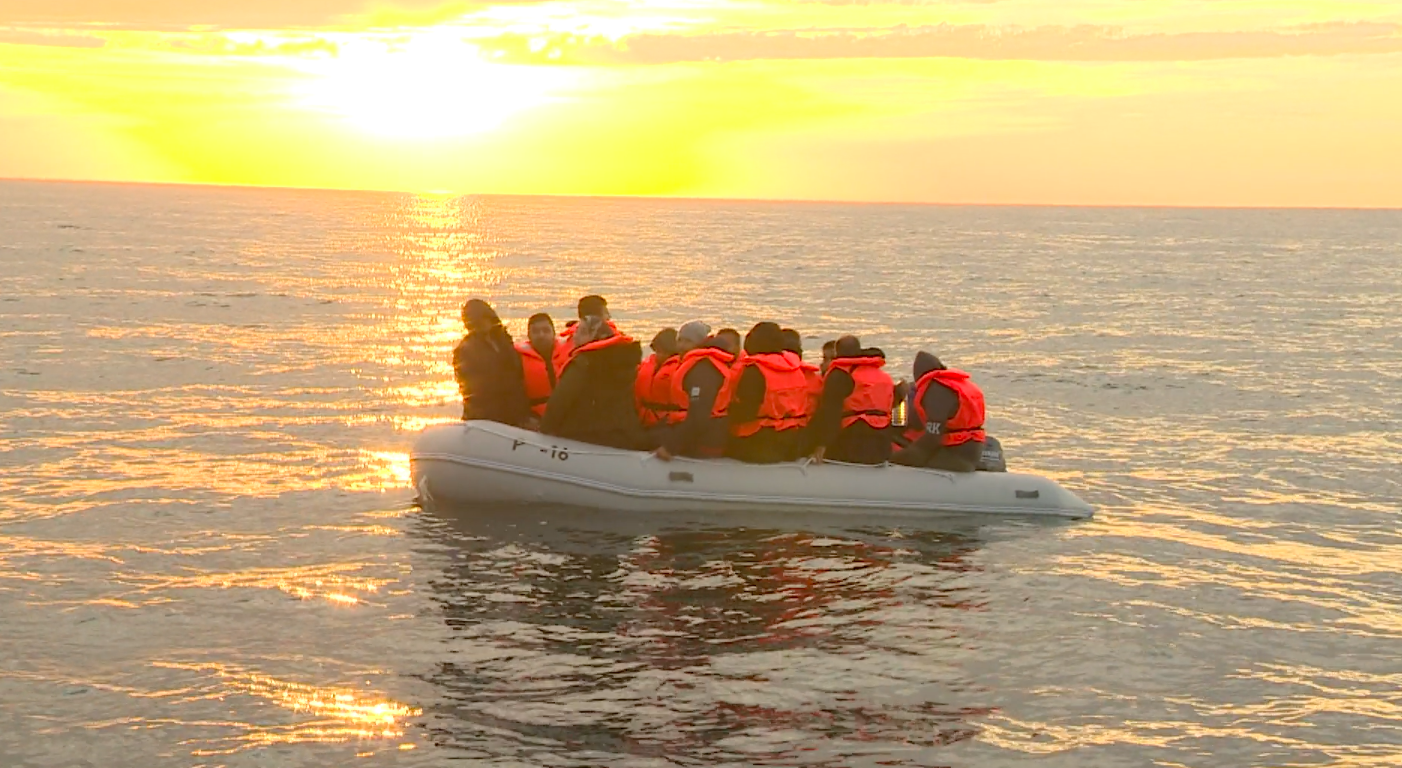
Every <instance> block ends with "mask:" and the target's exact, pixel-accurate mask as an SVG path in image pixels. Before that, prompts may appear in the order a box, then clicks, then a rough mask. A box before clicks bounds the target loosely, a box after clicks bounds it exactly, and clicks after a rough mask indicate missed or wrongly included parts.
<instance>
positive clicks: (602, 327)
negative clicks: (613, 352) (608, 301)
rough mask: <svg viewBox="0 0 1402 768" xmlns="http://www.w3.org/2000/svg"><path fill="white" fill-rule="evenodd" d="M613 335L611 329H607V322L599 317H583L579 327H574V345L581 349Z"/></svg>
mask: <svg viewBox="0 0 1402 768" xmlns="http://www.w3.org/2000/svg"><path fill="white" fill-rule="evenodd" d="M612 335H613V329H612V328H610V327H609V324H608V320H606V319H604V318H603V317H602V316H601V315H585V317H584V319H583V320H580V321H579V325H577V326H575V331H574V345H575V347H582V346H584V345H585V344H588V343H589V342H591V341H599V340H600V339H607V338H608V337H610V336H612Z"/></svg>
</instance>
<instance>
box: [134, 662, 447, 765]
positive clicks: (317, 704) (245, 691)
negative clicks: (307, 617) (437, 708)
mask: <svg viewBox="0 0 1402 768" xmlns="http://www.w3.org/2000/svg"><path fill="white" fill-rule="evenodd" d="M154 666H156V667H161V668H165V669H174V670H183V671H187V672H195V673H203V674H212V675H214V676H216V677H217V678H218V679H219V681H220V688H221V691H220V694H219V695H220V697H221V698H222V697H224V696H230V695H242V696H252V697H256V698H259V699H263V700H265V701H268V702H271V703H273V704H275V705H277V706H278V707H281V708H283V709H285V710H287V711H288V712H291V713H294V714H297V715H303V716H311V717H312V718H313V719H312V720H310V721H303V722H298V723H293V724H278V725H256V724H252V723H250V724H245V726H244V733H242V734H240V735H239V736H236V737H233V738H231V739H228V740H223V741H227V742H233V743H216V744H212V745H209V746H204V747H198V748H197V749H195V750H193V751H192V754H194V755H197V756H212V755H222V754H231V753H234V752H238V751H241V750H244V749H248V748H251V747H257V746H268V745H274V744H305V743H339V742H349V741H358V740H371V739H375V740H390V739H397V738H400V737H403V736H404V733H405V731H404V724H405V721H406V720H408V719H410V718H413V717H418V716H420V715H422V714H423V710H422V709H420V708H418V707H414V706H410V705H408V704H404V703H401V702H397V701H393V700H391V699H389V698H387V697H384V696H381V695H379V694H376V693H374V692H369V691H361V690H357V689H354V688H347V687H344V686H315V685H308V684H305V683H295V682H289V681H286V680H281V679H278V678H276V677H272V676H269V675H263V674H259V673H256V672H250V671H247V670H245V669H242V668H239V667H237V666H232V665H225V664H218V663H196V664H189V663H181V662H156V663H155V664H154ZM403 748H404V745H400V749H403ZM409 748H411V749H412V746H410V747H409Z"/></svg>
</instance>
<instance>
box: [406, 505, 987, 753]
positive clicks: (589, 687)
mask: <svg viewBox="0 0 1402 768" xmlns="http://www.w3.org/2000/svg"><path fill="white" fill-rule="evenodd" d="M741 520H743V521H744V522H745V523H746V525H745V526H744V527H721V525H729V526H734V524H735V523H736V522H737V521H741ZM718 521H721V522H718ZM794 521H795V516H794V515H793V514H792V513H788V514H782V515H772V516H764V515H763V514H762V513H757V514H755V515H741V516H735V515H727V516H726V517H724V518H712V519H709V520H707V519H706V518H701V517H697V516H693V517H692V519H687V518H685V517H682V516H680V515H673V516H662V515H650V516H643V515H638V514H635V513H629V514H624V513H601V512H586V511H580V510H570V509H563V508H541V507H522V506H517V507H496V508H478V509H473V510H470V511H467V510H451V509H426V510H425V511H424V514H423V515H422V517H421V526H422V527H421V531H420V532H421V533H422V534H423V535H424V536H425V537H427V539H429V540H431V541H432V542H433V543H434V544H436V545H439V546H443V547H446V548H448V549H449V551H450V552H454V553H455V554H454V556H453V560H452V564H451V565H450V566H448V567H447V568H446V569H445V571H444V572H443V574H442V575H441V578H435V579H433V581H432V583H431V590H432V594H433V599H434V600H435V601H436V602H437V603H438V604H439V606H440V608H441V610H442V613H443V618H444V621H445V622H446V623H447V624H448V626H449V627H450V628H451V630H452V639H451V640H450V641H449V642H450V643H451V644H452V646H453V647H452V649H451V652H450V653H449V654H448V655H447V658H448V659H449V661H447V662H445V663H443V664H442V665H441V666H440V667H439V668H438V670H437V671H436V672H435V673H434V674H433V675H431V676H430V679H429V682H431V683H433V684H435V685H437V686H439V687H441V689H442V694H443V695H442V697H441V703H439V704H438V705H430V706H429V707H427V709H428V712H427V714H426V717H425V724H426V725H427V727H428V728H429V731H430V734H431V735H430V738H431V739H432V740H433V741H435V742H437V743H438V744H439V745H440V746H446V747H453V748H456V749H460V750H463V751H464V752H465V753H466V754H467V755H468V756H473V755H476V756H479V757H482V758H487V757H489V756H490V757H493V758H496V759H502V758H517V759H521V760H526V761H531V762H538V763H540V764H544V763H543V762H541V761H546V760H550V761H555V760H561V759H563V760H566V761H568V762H569V763H570V764H600V765H605V764H607V765H618V764H624V761H625V760H641V759H643V758H653V759H656V758H680V759H705V760H707V761H715V760H737V761H745V762H752V761H755V760H766V761H781V762H788V761H800V760H801V761H804V762H817V763H823V762H829V761H841V760H845V759H850V758H851V757H853V756H857V755H873V756H874V755H892V754H901V755H904V756H905V758H906V759H918V757H917V755H918V754H919V753H920V752H921V751H925V750H934V749H938V750H941V751H943V750H944V749H945V745H949V744H952V743H956V742H960V741H963V740H966V739H969V738H970V737H972V736H974V735H975V734H976V733H977V732H978V725H977V718H978V717H979V716H980V715H983V714H986V713H988V712H989V711H990V710H989V706H988V703H987V698H986V696H985V695H984V693H983V692H981V691H980V690H979V686H978V683H977V681H976V680H972V679H969V678H968V676H967V675H966V673H965V672H964V671H963V670H962V669H961V665H960V661H961V659H962V658H964V657H965V655H966V653H967V651H966V650H965V649H964V648H963V646H964V645H967V640H966V639H961V629H962V626H963V625H964V617H966V616H967V615H969V613H970V612H978V611H980V609H981V608H982V606H983V602H984V599H985V594H984V591H985V590H984V587H983V586H982V585H980V583H979V579H978V572H979V571H980V568H979V566H978V565H977V563H976V562H975V558H974V555H976V553H978V552H979V550H980V548H981V547H982V546H983V544H984V541H983V540H982V539H981V538H980V533H979V532H980V530H981V529H980V528H979V523H977V522H972V521H970V522H967V523H961V522H960V521H959V520H958V519H947V520H943V521H942V522H941V523H940V525H941V529H940V530H938V531H932V530H923V531H921V530H911V529H906V530H902V531H898V530H892V529H889V528H883V527H881V525H880V523H879V522H877V521H875V520H874V519H871V518H863V517H858V518H856V520H855V521H848V522H855V523H856V524H857V525H859V526H861V527H859V528H857V529H850V528H849V529H839V528H836V527H829V528H815V527H812V526H805V527H804V528H803V529H802V530H801V531H800V530H795V524H794ZM982 522H986V520H985V521H982ZM903 524H904V525H909V521H906V522H905V523H903ZM912 752H914V753H915V754H911V753H912Z"/></svg>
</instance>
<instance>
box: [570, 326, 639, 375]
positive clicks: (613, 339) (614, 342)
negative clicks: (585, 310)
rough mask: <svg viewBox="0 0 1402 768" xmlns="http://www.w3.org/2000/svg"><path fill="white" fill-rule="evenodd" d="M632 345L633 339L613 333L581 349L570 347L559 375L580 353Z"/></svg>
mask: <svg viewBox="0 0 1402 768" xmlns="http://www.w3.org/2000/svg"><path fill="white" fill-rule="evenodd" d="M632 343H633V337H631V336H624V335H623V334H621V333H615V334H614V335H612V336H610V337H608V338H607V339H596V340H594V341H591V342H589V343H588V344H585V345H584V346H582V347H574V346H572V347H570V351H569V356H568V357H567V358H566V359H565V362H564V364H563V365H561V366H560V375H561V376H564V375H565V369H566V368H569V367H570V363H573V362H574V361H575V360H576V359H577V358H578V357H579V356H580V354H581V353H584V352H588V351H590V350H594V349H603V348H604V347H616V346H619V345H622V344H632Z"/></svg>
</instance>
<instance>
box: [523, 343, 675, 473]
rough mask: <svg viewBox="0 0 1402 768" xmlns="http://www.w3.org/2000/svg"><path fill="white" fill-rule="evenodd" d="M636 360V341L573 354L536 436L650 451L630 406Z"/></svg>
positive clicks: (639, 354) (638, 349) (639, 356)
mask: <svg viewBox="0 0 1402 768" xmlns="http://www.w3.org/2000/svg"><path fill="white" fill-rule="evenodd" d="M642 359H643V349H642V345H640V344H638V342H636V341H628V342H627V343H623V344H617V345H614V346H608V347H602V348H599V349H590V350H584V351H581V352H579V353H577V354H576V356H575V358H574V359H573V360H572V361H570V363H569V364H568V365H566V366H565V370H564V373H562V374H561V375H560V382H559V383H558V384H557V385H556V386H555V391H554V392H552V393H551V395H550V402H548V403H546V404H545V417H544V418H543V419H541V422H540V431H541V432H543V433H545V434H548V435H558V436H560V437H565V438H569V439H571V440H579V441H582V442H586V443H594V444H595V445H606V446H609V447H610V448H623V449H627V450H644V449H646V448H648V447H650V446H649V445H648V444H647V443H648V441H647V435H646V433H645V432H644V431H643V427H642V423H641V422H640V421H638V409H637V406H636V404H635V403H634V402H633V384H634V382H635V381H636V380H637V378H638V365H639V364H640V363H641V362H642Z"/></svg>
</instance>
